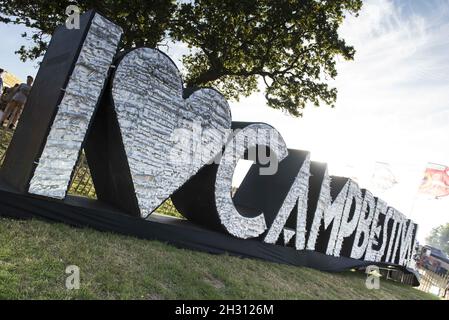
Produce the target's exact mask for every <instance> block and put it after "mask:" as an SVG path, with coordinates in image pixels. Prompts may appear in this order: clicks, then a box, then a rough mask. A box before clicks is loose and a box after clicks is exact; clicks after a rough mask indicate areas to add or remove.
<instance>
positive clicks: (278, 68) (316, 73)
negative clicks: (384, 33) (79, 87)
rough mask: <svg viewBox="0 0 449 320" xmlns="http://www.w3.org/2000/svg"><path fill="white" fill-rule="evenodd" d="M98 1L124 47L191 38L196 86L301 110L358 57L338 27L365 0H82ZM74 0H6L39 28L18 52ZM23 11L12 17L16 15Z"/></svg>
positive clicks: (39, 40) (190, 69)
mask: <svg viewBox="0 0 449 320" xmlns="http://www.w3.org/2000/svg"><path fill="white" fill-rule="evenodd" d="M75 3H78V5H80V7H81V8H82V9H84V10H86V9H88V8H95V9H98V10H99V11H100V12H104V13H105V15H107V16H108V17H110V18H111V19H112V20H114V21H115V22H116V23H118V24H119V25H120V26H122V27H123V28H124V30H125V38H124V42H123V47H122V48H123V49H128V48H132V47H135V46H142V45H145V46H150V47H154V46H156V45H157V44H158V43H160V42H161V41H162V40H163V39H165V38H166V37H167V36H168V37H170V38H171V39H174V40H177V41H180V42H183V43H185V44H186V45H187V46H188V47H189V48H191V49H192V50H191V53H190V54H187V55H186V56H184V58H183V64H184V67H185V70H186V74H185V79H186V82H187V85H188V86H190V87H205V86H211V87H215V88H217V89H218V90H220V91H221V92H222V93H223V94H224V95H225V96H226V97H227V98H230V99H236V100H238V98H239V97H241V96H248V95H250V94H251V93H254V92H256V91H258V90H259V88H260V87H264V90H265V97H266V100H267V103H268V105H269V106H270V107H273V108H276V109H282V110H285V111H287V112H289V113H290V114H292V115H295V116H300V115H302V110H303V108H304V107H305V106H306V105H307V104H308V103H312V104H314V105H316V106H319V105H320V104H321V103H323V102H324V103H325V104H328V105H331V106H333V105H334V104H335V101H336V98H337V90H336V88H332V87H330V86H329V85H328V83H327V82H328V80H329V79H333V78H335V77H336V75H337V70H336V58H337V57H338V56H341V57H343V58H344V59H347V60H351V59H353V57H354V54H355V50H354V48H353V47H352V46H350V45H347V44H346V42H345V40H344V39H342V38H341V37H340V36H339V34H338V29H339V27H340V25H341V24H342V22H343V21H344V19H345V17H346V16H347V15H348V14H354V15H357V13H358V12H359V10H360V8H361V6H362V1H361V0H341V1H335V0H257V1H255V0H239V1H235V0H194V1H191V2H185V1H183V2H181V3H173V2H172V1H169V0H165V1H164V0H160V1H157V0H150V1H147V0H141V1H139V0H133V1H132V0H127V1H124V0H120V1H116V0H109V1H95V0H88V1H75ZM67 4H68V3H64V2H56V1H43V0H40V1H34V0H0V12H2V13H3V14H2V15H1V16H0V21H3V22H6V23H15V24H25V25H26V26H29V27H34V28H37V29H39V30H40V31H39V32H38V33H36V34H34V35H33V40H34V42H35V43H36V45H35V46H34V47H33V48H30V49H26V48H24V47H22V48H21V49H20V50H19V54H20V55H21V57H22V59H34V58H36V57H38V56H40V55H41V54H42V53H43V52H44V50H45V48H46V44H47V41H48V39H46V38H44V36H45V35H49V34H51V32H52V31H53V30H54V27H55V26H56V25H58V24H60V23H61V22H63V21H64V20H65V15H64V13H65V7H66V5H67ZM10 15H14V16H16V18H14V19H11V18H10V17H9V16H10Z"/></svg>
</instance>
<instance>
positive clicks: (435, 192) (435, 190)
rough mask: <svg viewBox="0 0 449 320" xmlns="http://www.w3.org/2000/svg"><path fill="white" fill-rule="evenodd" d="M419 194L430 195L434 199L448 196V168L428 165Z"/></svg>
mask: <svg viewBox="0 0 449 320" xmlns="http://www.w3.org/2000/svg"><path fill="white" fill-rule="evenodd" d="M419 192H420V193H424V194H428V195H432V196H434V197H435V198H436V199H439V198H442V197H445V196H449V167H446V166H443V165H439V164H433V163H431V164H429V165H428V166H427V168H426V171H425V173H424V179H423V181H422V183H421V186H420V188H419Z"/></svg>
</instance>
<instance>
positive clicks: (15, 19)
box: [0, 0, 175, 61]
mask: <svg viewBox="0 0 449 320" xmlns="http://www.w3.org/2000/svg"><path fill="white" fill-rule="evenodd" d="M71 4H73V5H76V6H78V7H79V8H80V9H81V11H82V12H84V11H87V10H90V9H95V10H97V11H98V12H101V13H102V14H104V15H105V16H107V17H108V18H111V19H112V20H113V21H114V22H115V23H117V24H118V25H120V26H121V27H122V28H123V31H124V37H123V39H122V48H132V47H137V46H148V47H155V46H156V45H157V43H159V42H160V41H161V40H162V39H163V38H164V35H165V32H166V30H167V28H168V27H169V22H170V17H171V15H172V13H173V10H174V8H175V5H174V3H173V1H172V0H100V1H99V0H79V1H67V0H65V1H51V0H50V1H49V0H0V22H4V23H13V24H19V25H24V26H26V27H29V28H33V29H36V32H34V33H33V34H32V35H29V34H23V37H25V38H29V39H31V40H33V42H34V44H35V45H34V47H31V48H26V47H25V46H22V47H21V48H20V49H19V50H18V51H17V53H19V54H20V57H21V59H22V60H23V61H26V60H28V59H31V60H33V59H36V58H38V57H40V56H41V55H43V53H44V52H45V50H46V49H47V45H48V41H49V39H50V35H51V34H53V32H54V30H55V28H56V27H57V26H59V25H60V24H62V23H64V22H65V20H66V19H67V15H66V8H67V6H69V5H71Z"/></svg>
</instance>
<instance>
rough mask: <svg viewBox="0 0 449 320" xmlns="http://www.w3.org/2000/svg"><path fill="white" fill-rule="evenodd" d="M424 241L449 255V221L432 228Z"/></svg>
mask: <svg viewBox="0 0 449 320" xmlns="http://www.w3.org/2000/svg"><path fill="white" fill-rule="evenodd" d="M426 242H427V243H428V244H430V245H431V246H433V247H436V248H438V249H440V250H442V251H444V252H445V253H446V254H447V255H449V223H447V224H444V225H441V226H439V227H437V228H434V229H433V230H432V231H431V232H430V235H429V236H428V237H427V238H426Z"/></svg>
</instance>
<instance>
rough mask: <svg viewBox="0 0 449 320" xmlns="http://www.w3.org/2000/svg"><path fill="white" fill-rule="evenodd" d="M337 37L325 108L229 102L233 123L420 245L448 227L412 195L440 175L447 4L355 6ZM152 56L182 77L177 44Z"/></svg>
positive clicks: (445, 139) (448, 58)
mask: <svg viewBox="0 0 449 320" xmlns="http://www.w3.org/2000/svg"><path fill="white" fill-rule="evenodd" d="M24 31H25V30H24V29H23V27H18V26H9V25H4V24H0V67H2V68H4V69H6V70H9V71H11V72H13V73H15V74H16V75H17V76H19V77H20V78H22V79H25V77H26V76H27V75H28V74H31V75H34V74H35V73H36V72H37V68H36V63H34V62H27V63H22V62H20V61H19V58H18V56H17V55H15V54H14V51H15V50H17V49H18V47H19V44H23V42H24V40H23V39H22V38H20V34H21V33H22V32H24ZM340 33H341V35H342V37H344V38H345V39H346V41H347V43H349V44H351V45H353V46H354V47H355V48H356V50H357V53H356V55H355V59H354V60H353V61H344V60H342V59H339V61H338V65H337V70H338V72H339V75H338V77H337V78H336V79H335V80H334V81H333V82H332V85H333V86H335V87H336V88H337V89H338V92H339V94H338V100H337V103H336V107H335V108H330V107H328V106H321V107H319V108H315V107H312V106H310V107H307V108H306V110H305V111H304V116H303V117H302V118H293V117H291V116H289V115H287V114H285V113H283V112H281V111H278V110H273V109H270V108H268V107H267V106H266V103H265V100H264V97H263V94H262V93H256V94H253V95H251V96H250V97H248V98H244V99H241V100H240V101H239V102H230V104H231V109H232V116H233V120H234V121H253V122H255V121H262V122H266V123H268V124H270V125H272V126H274V127H275V128H276V129H278V131H279V132H280V133H281V134H282V136H283V137H284V140H285V141H286V143H287V145H288V146H289V147H290V148H294V149H300V150H308V151H310V152H311V159H312V160H314V161H320V162H326V163H328V165H329V170H330V173H331V174H333V175H338V176H348V177H351V178H353V179H355V180H356V181H357V182H358V183H359V185H360V186H361V187H362V188H366V189H369V190H371V191H372V192H373V193H374V195H375V196H378V197H380V198H382V199H383V200H385V201H387V203H388V204H389V205H390V206H392V207H395V208H396V209H398V210H400V211H401V212H403V213H404V214H405V215H406V216H407V217H408V218H411V219H413V220H414V221H415V222H417V223H418V224H419V230H418V240H419V241H420V242H423V241H424V238H425V237H426V236H427V234H428V233H429V232H430V230H431V229H432V228H433V227H436V226H438V225H441V224H443V223H449V197H446V198H443V199H439V200H435V199H430V198H429V197H428V196H423V195H420V194H419V193H418V188H419V185H420V182H421V179H422V178H423V174H424V170H425V168H426V165H427V163H428V162H432V163H438V164H443V165H448V166H449V0H426V1H416V0H373V1H364V6H363V9H362V11H361V13H360V15H359V16H358V17H352V16H349V17H348V18H347V19H346V20H345V22H344V24H343V25H342V27H341V30H340ZM161 49H164V50H165V51H166V52H167V53H168V54H169V55H170V56H171V57H172V58H173V59H174V60H175V62H176V63H177V64H178V66H179V67H180V68H181V69H182V64H181V62H180V61H179V59H180V57H181V56H182V54H184V53H186V48H185V47H184V46H183V45H182V44H179V43H177V44H172V45H171V46H170V47H169V48H168V49H167V48H161ZM261 89H262V90H263V88H261ZM379 167H380V168H383V169H385V168H386V170H387V171H388V172H390V173H391V175H393V176H394V180H395V183H394V184H393V186H392V187H390V188H388V189H385V188H380V187H379V183H378V181H377V180H376V178H375V177H376V176H378V174H377V173H378V171H376V168H379Z"/></svg>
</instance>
